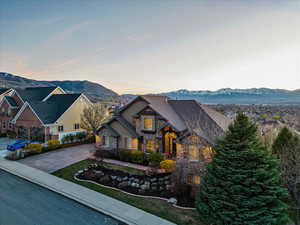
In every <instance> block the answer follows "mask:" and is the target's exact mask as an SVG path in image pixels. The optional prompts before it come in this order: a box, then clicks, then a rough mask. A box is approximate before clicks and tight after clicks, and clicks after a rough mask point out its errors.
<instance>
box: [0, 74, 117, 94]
mask: <svg viewBox="0 0 300 225" xmlns="http://www.w3.org/2000/svg"><path fill="white" fill-rule="evenodd" d="M0 86H1V87H10V88H25V87H39V86H60V87H61V88H63V89H64V90H66V91H68V92H82V93H84V94H86V95H87V96H89V97H90V98H92V99H108V98H116V97H118V94H117V93H115V92H114V91H112V90H110V89H108V88H106V87H104V86H102V85H100V84H97V83H93V82H90V81H77V80H75V81H69V80H68V81H39V80H32V79H27V78H24V77H21V76H16V75H12V74H9V73H4V72H0Z"/></svg>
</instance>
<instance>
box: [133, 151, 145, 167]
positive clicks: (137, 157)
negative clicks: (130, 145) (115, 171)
mask: <svg viewBox="0 0 300 225" xmlns="http://www.w3.org/2000/svg"><path fill="white" fill-rule="evenodd" d="M130 154H131V156H130V161H131V162H133V163H137V164H143V163H144V161H145V153H144V152H142V151H132V152H131V153H130Z"/></svg>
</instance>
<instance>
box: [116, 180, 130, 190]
mask: <svg viewBox="0 0 300 225" xmlns="http://www.w3.org/2000/svg"><path fill="white" fill-rule="evenodd" d="M127 186H128V182H127V181H123V182H121V183H119V184H118V188H120V189H122V188H125V187H127Z"/></svg>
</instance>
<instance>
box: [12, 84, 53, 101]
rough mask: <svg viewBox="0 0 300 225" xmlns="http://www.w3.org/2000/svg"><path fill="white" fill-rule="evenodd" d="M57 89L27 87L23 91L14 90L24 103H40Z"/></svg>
mask: <svg viewBox="0 0 300 225" xmlns="http://www.w3.org/2000/svg"><path fill="white" fill-rule="evenodd" d="M56 88H57V87H56V86H53V87H29V88H25V89H16V91H17V92H18V94H19V95H20V97H21V98H22V100H23V101H24V102H25V101H27V102H32V101H42V100H43V99H44V98H46V97H47V96H48V95H49V94H50V93H51V92H52V91H54V90H55V89H56Z"/></svg>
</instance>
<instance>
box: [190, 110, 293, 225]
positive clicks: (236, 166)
mask: <svg viewBox="0 0 300 225" xmlns="http://www.w3.org/2000/svg"><path fill="white" fill-rule="evenodd" d="M215 151H216V154H215V157H214V159H213V161H212V162H211V163H210V164H209V165H208V167H207V173H206V175H205V176H204V178H203V181H202V182H201V185H200V191H199V193H198V195H197V201H196V207H197V210H198V212H199V214H200V219H201V220H202V222H204V223H205V224H209V225H285V224H287V223H288V222H289V218H288V215H287V205H286V204H285V203H284V202H283V199H285V198H286V197H287V191H286V189H285V188H283V187H282V186H281V180H280V173H279V170H278V161H277V160H276V159H275V158H273V157H272V156H271V154H270V153H269V151H267V150H266V148H265V147H264V146H263V145H262V144H261V142H260V141H259V139H258V135H257V127H256V125H255V124H254V123H253V122H251V121H249V119H248V117H247V116H245V115H244V114H241V113H240V114H238V116H237V118H236V120H235V121H234V123H233V124H232V125H231V126H230V127H229V130H228V132H227V133H226V136H225V137H224V138H223V139H221V140H219V141H218V142H217V144H216V146H215Z"/></svg>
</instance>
